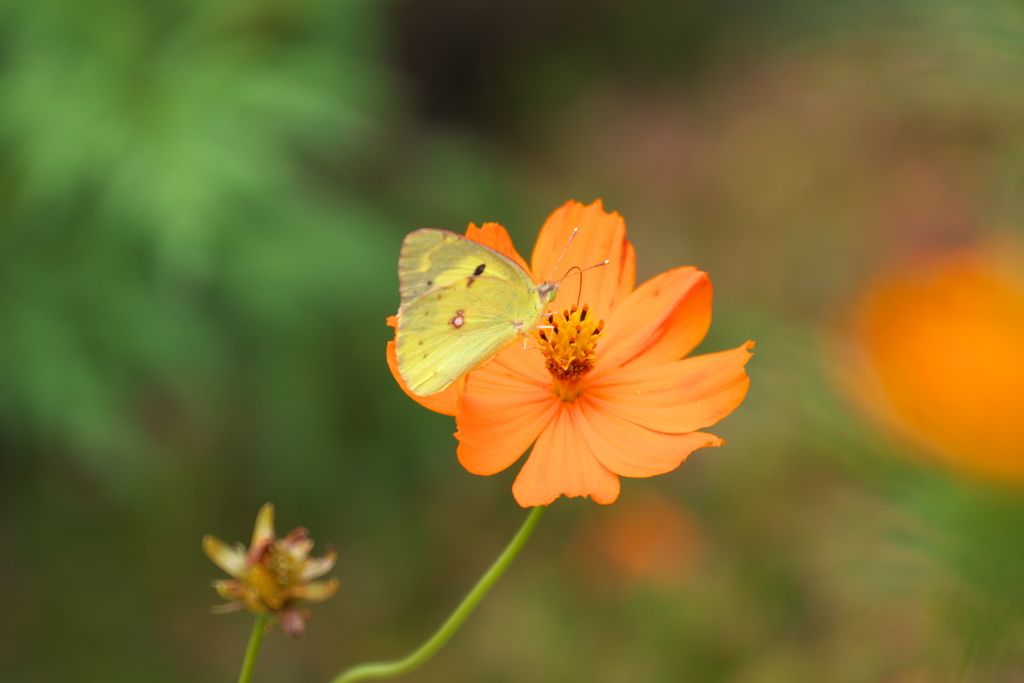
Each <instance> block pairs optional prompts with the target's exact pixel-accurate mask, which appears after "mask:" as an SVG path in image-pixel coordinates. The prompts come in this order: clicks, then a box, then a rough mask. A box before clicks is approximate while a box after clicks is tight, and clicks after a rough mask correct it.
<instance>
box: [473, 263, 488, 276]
mask: <svg viewBox="0 0 1024 683" xmlns="http://www.w3.org/2000/svg"><path fill="white" fill-rule="evenodd" d="M486 267H487V264H486V263H481V264H480V265H479V266H477V267H476V270H474V271H473V277H477V276H480V275H483V273H484V268H486Z"/></svg>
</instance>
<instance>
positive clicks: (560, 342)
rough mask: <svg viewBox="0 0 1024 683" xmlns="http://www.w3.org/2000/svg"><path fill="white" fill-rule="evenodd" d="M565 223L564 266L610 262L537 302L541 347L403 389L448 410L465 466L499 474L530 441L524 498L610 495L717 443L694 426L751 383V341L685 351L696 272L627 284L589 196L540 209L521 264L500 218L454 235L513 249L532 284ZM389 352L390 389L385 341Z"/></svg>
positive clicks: (606, 499) (611, 223)
mask: <svg viewBox="0 0 1024 683" xmlns="http://www.w3.org/2000/svg"><path fill="white" fill-rule="evenodd" d="M576 227H578V228H579V233H578V234H577V236H576V238H575V239H574V240H573V241H572V243H571V244H570V246H569V248H568V250H567V251H566V253H565V256H564V257H563V259H562V263H564V264H567V265H578V266H583V267H586V266H589V265H592V264H596V263H600V262H602V261H604V260H605V259H608V260H609V264H608V265H606V266H604V267H601V268H596V269H594V270H591V271H588V272H587V273H586V274H585V276H583V277H582V282H581V284H580V285H579V288H577V287H576V286H574V285H573V280H567V281H566V282H565V283H564V284H563V286H562V288H561V290H560V291H559V293H558V296H557V297H556V299H555V300H554V301H553V302H552V303H551V305H550V307H549V310H550V311H555V312H554V313H550V314H549V315H548V316H547V317H546V323H545V324H547V325H550V326H551V329H538V330H535V335H536V339H535V342H534V343H535V344H536V345H537V346H539V350H538V348H530V349H524V348H523V346H522V345H520V344H513V345H511V346H510V347H508V348H507V349H505V350H504V351H502V352H501V353H499V354H498V355H497V356H495V358H494V359H493V360H492V361H491V362H490V363H489V364H487V365H485V366H483V367H481V368H479V369H477V370H474V371H473V372H471V373H470V374H469V375H467V376H466V377H465V378H464V379H463V380H462V381H460V382H457V383H456V384H455V385H452V386H451V387H449V388H448V389H445V390H444V391H443V392H440V393H439V394H435V395H433V396H428V397H425V398H423V397H418V396H415V395H413V394H411V393H410V396H412V398H413V399H414V400H416V401H418V402H419V403H421V404H422V405H424V406H426V407H428V408H430V409H431V410H435V411H437V412H440V413H444V414H447V415H454V416H455V420H456V424H457V426H458V431H457V432H456V434H455V436H456V438H458V440H459V447H458V457H459V462H461V463H462V465H463V466H464V467H465V468H466V469H467V470H469V471H470V472H472V473H474V474H481V475H490V474H496V473H498V472H500V471H502V470H504V469H505V468H507V467H509V466H510V465H512V464H513V463H514V462H515V461H516V460H518V459H519V456H521V455H522V454H523V453H524V452H525V451H526V450H527V449H528V448H529V447H530V445H531V444H533V452H532V453H531V454H530V456H529V458H528V459H527V461H526V464H525V465H524V466H523V468H522V470H521V471H520V472H519V476H518V477H516V480H515V483H514V484H513V486H512V492H513V495H514V496H515V498H516V501H518V502H519V504H520V505H522V506H523V507H532V506H536V505H546V504H548V503H550V502H552V501H553V500H555V499H556V498H558V497H559V496H562V495H565V496H590V497H591V498H592V499H593V500H595V501H597V502H598V503H611V502H613V501H615V499H616V498H617V497H618V495H619V477H620V476H625V477H650V476H653V475H656V474H663V473H665V472H669V471H671V470H673V469H675V468H676V467H678V466H679V464H680V463H682V462H683V461H684V460H685V459H686V458H687V456H688V455H689V454H690V453H691V452H693V451H694V450H696V449H698V448H701V447H704V446H719V445H721V444H722V443H723V441H722V440H721V439H719V438H718V437H716V436H714V435H712V434H708V433H706V432H700V431H697V430H699V429H701V428H703V427H708V426H710V425H713V424H715V423H716V422H718V421H719V420H720V419H722V418H723V417H725V416H726V415H728V414H729V413H730V412H732V411H733V409H735V408H736V406H738V405H739V404H740V403H741V402H742V401H743V398H744V397H745V396H746V393H747V387H748V385H749V379H748V377H747V374H746V371H745V370H744V365H745V364H746V362H747V360H748V359H749V358H750V355H751V353H750V349H751V348H753V343H752V342H747V343H745V344H743V345H742V346H740V347H738V348H736V349H733V350H731V351H724V352H721V353H715V354H708V355H704V356H697V357H694V358H686V359H683V357H684V356H686V354H688V353H689V352H690V351H692V350H693V349H694V347H696V346H697V344H699V343H700V341H701V340H702V339H703V338H704V335H705V334H706V333H707V329H708V326H709V325H710V323H711V281H710V280H709V279H708V277H707V274H705V273H703V272H701V271H699V270H697V269H696V268H693V267H689V266H687V267H682V268H676V269H674V270H670V271H668V272H666V273H662V274H661V275H658V276H656V277H654V278H652V279H651V280H648V281H647V282H645V283H644V284H642V285H641V286H640V287H638V288H637V289H635V290H634V288H633V287H634V280H635V276H636V255H635V252H634V250H633V246H632V245H631V244H630V243H629V242H628V241H627V240H626V225H625V222H624V221H623V220H622V217H621V216H619V215H618V214H617V213H611V214H609V213H605V211H604V210H603V208H602V206H601V202H600V200H598V201H596V202H594V203H593V204H591V205H590V206H583V205H582V204H579V203H577V202H568V203H566V204H565V205H564V206H562V207H561V208H559V209H558V210H557V211H555V212H554V213H553V214H552V215H551V216H550V217H549V218H548V220H547V221H546V222H545V223H544V226H543V227H542V228H541V231H540V235H539V236H538V238H537V244H536V246H535V247H534V250H533V258H532V260H531V262H532V269H531V268H529V267H527V265H526V262H525V261H524V260H523V259H522V257H521V256H519V254H518V253H516V251H515V249H514V248H513V246H512V242H511V240H510V239H509V237H508V233H506V232H505V229H504V228H502V227H501V226H500V225H497V224H496V223H487V224H485V225H484V226H483V227H482V228H477V227H476V226H475V225H472V224H471V225H470V226H469V228H468V230H467V231H466V236H467V237H469V238H470V239H474V240H476V241H478V242H480V243H482V244H485V245H487V246H489V247H491V248H493V249H496V250H498V251H500V252H502V253H504V254H506V255H508V256H509V257H510V258H513V259H514V260H516V261H517V262H518V263H519V264H520V265H521V266H522V267H523V268H524V269H526V270H527V272H530V273H532V276H533V279H534V281H535V282H542V281H544V280H546V279H549V278H550V277H551V276H552V271H553V270H554V268H555V266H556V262H557V261H558V258H559V256H560V254H561V253H562V251H563V249H564V248H565V245H566V243H567V242H568V241H569V236H570V235H571V234H572V230H573V228H576ZM577 292H578V293H579V301H580V302H581V303H582V305H581V306H580V307H579V308H577V307H576V306H575V305H574V302H575V301H576V300H577ZM389 323H391V324H393V323H394V320H393V319H389ZM387 355H388V364H389V365H390V366H391V371H392V374H394V376H395V379H396V380H397V381H398V382H399V384H401V383H402V380H401V377H400V376H399V374H398V370H397V362H396V359H395V353H394V342H391V343H390V344H389V345H388V354H387ZM403 388H404V387H403ZM406 393H409V392H408V391H406Z"/></svg>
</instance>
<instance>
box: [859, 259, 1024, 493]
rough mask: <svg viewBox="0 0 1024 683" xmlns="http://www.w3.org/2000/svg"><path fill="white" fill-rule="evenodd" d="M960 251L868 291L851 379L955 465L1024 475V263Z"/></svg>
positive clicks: (866, 399)
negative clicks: (1023, 350) (1023, 358)
mask: <svg viewBox="0 0 1024 683" xmlns="http://www.w3.org/2000/svg"><path fill="white" fill-rule="evenodd" d="M1001 251H1002V256H999V257H997V256H996V254H995V251H992V252H986V251H984V250H974V251H960V252H956V253H952V254H946V255H943V256H941V257H938V258H932V259H930V260H928V261H926V262H923V263H920V264H917V265H915V266H913V267H907V268H903V269H901V270H900V271H898V272H895V273H891V274H888V275H885V276H883V277H880V278H878V279H877V280H876V281H875V282H874V283H872V284H871V285H870V286H869V287H868V288H867V289H866V290H865V291H864V292H863V294H862V295H861V297H860V300H859V302H858V305H857V307H856V310H855V313H854V316H853V324H852V334H851V339H852V341H853V344H854V352H855V354H856V355H855V357H856V359H857V361H858V362H857V363H856V364H855V366H854V372H853V373H851V375H850V376H849V377H848V378H847V382H848V385H849V386H851V387H852V388H853V390H854V393H855V395H856V396H857V397H858V398H859V399H860V400H861V403H862V404H863V405H865V406H867V407H869V408H870V409H871V410H872V411H873V412H874V413H875V415H876V416H877V417H879V418H881V419H882V420H884V421H885V422H886V423H887V424H889V425H891V426H892V427H894V428H895V429H896V430H897V431H899V432H900V433H902V434H905V435H908V436H909V437H911V438H912V439H913V440H915V441H916V442H918V443H919V444H922V445H924V446H925V447H926V448H927V449H928V450H929V451H930V452H931V453H933V454H935V455H936V456H938V457H939V458H941V459H942V460H944V461H946V462H948V463H949V464H951V465H953V466H955V467H957V468H958V469H961V470H963V471H968V472H971V473H974V474H980V475H984V476H988V477H994V478H997V479H1001V480H1006V481H1012V482H1016V483H1024V400H1022V398H1021V392H1022V391H1024V362H1022V361H1021V358H1020V353H1021V351H1020V348H1021V343H1022V340H1024V280H1022V279H1021V278H1022V277H1024V270H1022V269H1020V268H1019V266H1018V267H1017V268H1016V269H1015V268H1013V267H1012V263H1011V261H1010V260H1007V259H1005V254H1007V253H1009V252H1007V251H1006V250H1005V249H1003V250H1001Z"/></svg>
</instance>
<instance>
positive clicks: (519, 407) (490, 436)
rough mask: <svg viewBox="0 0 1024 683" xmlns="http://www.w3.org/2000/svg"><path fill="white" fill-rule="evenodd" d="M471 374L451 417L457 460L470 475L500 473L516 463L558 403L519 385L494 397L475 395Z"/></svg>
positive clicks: (538, 389) (531, 387)
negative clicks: (456, 408) (455, 413)
mask: <svg viewBox="0 0 1024 683" xmlns="http://www.w3.org/2000/svg"><path fill="white" fill-rule="evenodd" d="M478 374H480V373H479V372H478V373H474V376H473V378H472V380H471V381H470V382H469V385H468V387H467V393H466V394H465V395H464V396H463V397H462V404H461V405H460V406H459V412H458V415H456V417H455V421H456V424H457V425H458V428H459V430H458V431H457V432H456V433H455V438H457V439H458V440H459V447H458V451H457V453H458V456H459V462H460V463H462V466H463V467H465V468H466V469H467V470H469V471H470V472H472V473H473V474H482V475H490V474H496V473H498V472H501V471H502V470H503V469H505V468H507V467H508V466H509V465H511V464H512V463H514V462H515V461H516V460H518V459H519V456H521V455H522V454H523V453H525V452H526V449H527V448H529V447H530V444H532V443H533V442H534V441H535V440H536V439H537V435H538V434H540V433H541V430H542V429H544V426H545V425H547V424H548V423H549V422H550V421H551V419H552V417H553V416H554V414H555V412H556V410H557V408H558V405H559V401H558V398H557V397H556V396H555V395H554V394H553V393H552V392H551V391H550V390H545V389H543V388H542V387H537V386H535V385H530V384H526V383H523V382H520V383H519V384H518V385H512V386H511V387H510V388H509V390H507V391H504V392H498V393H490V394H487V393H477V392H476V391H475V387H476V384H477V375H478Z"/></svg>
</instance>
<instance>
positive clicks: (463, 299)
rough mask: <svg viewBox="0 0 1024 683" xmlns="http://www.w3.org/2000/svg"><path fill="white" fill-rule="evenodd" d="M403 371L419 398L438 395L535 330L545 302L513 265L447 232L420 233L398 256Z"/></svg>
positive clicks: (410, 238)
mask: <svg viewBox="0 0 1024 683" xmlns="http://www.w3.org/2000/svg"><path fill="white" fill-rule="evenodd" d="M399 278H400V280H401V295H402V305H401V308H400V309H399V311H398V333H397V338H396V347H397V348H396V351H397V355H398V370H399V372H400V373H401V375H402V379H403V380H405V383H406V386H408V387H409V390H410V391H412V392H413V393H414V394H418V395H420V396H428V395H430V394H434V393H437V392H438V391H441V390H442V389H444V388H445V387H447V386H448V385H449V384H451V383H452V382H454V381H455V380H456V379H458V378H459V377H461V376H462V375H464V374H466V373H467V372H469V371H470V370H473V369H475V368H476V367H478V366H480V365H482V364H483V363H485V362H487V361H488V360H489V359H490V358H491V357H492V356H494V355H495V354H496V353H498V352H499V351H501V350H502V349H503V348H505V347H506V346H508V345H509V344H510V343H511V342H513V341H514V340H515V339H516V338H517V337H519V336H521V335H523V334H525V333H526V332H527V331H529V330H531V329H533V327H534V325H536V323H537V320H538V319H539V318H540V316H541V315H542V314H543V312H544V308H545V306H546V305H547V299H545V298H543V297H542V296H541V294H540V293H538V291H537V287H536V286H535V285H534V283H533V281H532V280H531V279H530V276H529V275H528V274H527V273H526V272H525V271H524V270H523V269H522V268H520V267H519V266H518V265H517V264H516V263H515V262H513V261H512V260H511V259H509V258H508V257H506V256H505V255H503V254H500V253H498V252H496V251H494V250H493V249H489V248H487V247H485V246H484V245H482V244H479V243H477V242H473V241H472V240H469V239H466V238H465V237H462V236H460V235H456V234H455V233H451V232H446V231H444V230H431V229H426V230H417V231H416V232H413V233H411V234H410V235H409V236H408V237H406V239H405V242H404V243H403V245H402V255H401V257H400V258H399Z"/></svg>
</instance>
